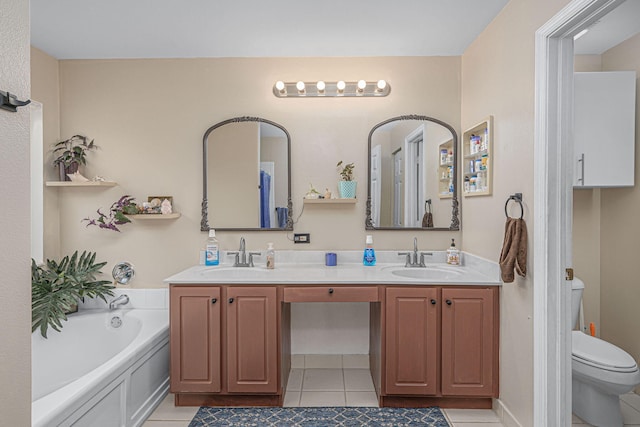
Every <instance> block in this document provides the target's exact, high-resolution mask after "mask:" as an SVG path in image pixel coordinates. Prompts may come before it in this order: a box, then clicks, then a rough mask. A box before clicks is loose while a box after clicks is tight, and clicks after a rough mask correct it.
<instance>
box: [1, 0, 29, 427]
mask: <svg viewBox="0 0 640 427" xmlns="http://www.w3.org/2000/svg"><path fill="white" fill-rule="evenodd" d="M0 10H1V11H2V25H0V58H2V60H0V90H2V91H4V92H6V91H8V92H11V93H12V94H15V95H16V96H17V97H18V99H21V100H24V99H29V98H30V97H31V94H30V82H29V78H30V77H29V76H30V70H29V1H28V0H0ZM29 117H30V115H29V107H26V108H19V109H18V112H16V113H12V112H8V111H5V110H0V129H2V132H1V133H0V146H1V147H2V151H3V155H2V156H0V175H1V177H2V185H0V200H2V207H3V209H2V214H1V215H2V217H1V218H2V219H1V220H0V236H2V238H1V239H0V246H1V250H0V253H1V254H2V256H1V257H0V271H2V276H1V277H2V281H1V283H2V298H0V325H2V328H0V343H1V344H0V378H1V379H2V384H3V387H2V391H0V414H2V415H1V417H2V421H1V423H2V424H3V425H8V426H28V425H31V357H30V351H31V334H30V331H31V286H30V280H29V277H30V270H29V264H30V261H29V258H30V236H29V233H30V231H29V229H30V222H29V206H30V198H29V193H30V191H31V190H30V179H29Z"/></svg>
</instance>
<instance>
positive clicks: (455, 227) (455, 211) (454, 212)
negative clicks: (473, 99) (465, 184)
mask: <svg viewBox="0 0 640 427" xmlns="http://www.w3.org/2000/svg"><path fill="white" fill-rule="evenodd" d="M401 120H422V121H428V122H433V123H436V124H439V125H441V126H444V127H445V128H447V129H448V130H449V131H450V132H451V135H453V182H454V185H453V195H452V197H451V225H450V226H449V227H448V228H447V227H432V228H423V227H374V225H373V223H372V220H371V138H372V136H373V132H375V131H376V129H378V128H380V127H382V126H384V125H386V124H388V123H391V122H397V121H401ZM364 225H365V229H367V230H399V231H402V230H423V231H459V230H460V206H459V202H458V134H457V133H456V131H455V129H454V128H453V127H451V125H449V124H448V123H445V122H443V121H442V120H438V119H434V118H433V117H428V116H421V115H417V114H410V115H405V116H397V117H392V118H390V119H387V120H385V121H383V122H380V123H378V124H377V125H375V126H374V127H373V128H372V129H371V131H370V132H369V141H368V147H367V211H366V217H365V221H364Z"/></svg>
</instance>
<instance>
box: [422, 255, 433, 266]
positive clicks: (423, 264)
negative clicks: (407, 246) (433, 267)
mask: <svg viewBox="0 0 640 427" xmlns="http://www.w3.org/2000/svg"><path fill="white" fill-rule="evenodd" d="M425 255H427V256H433V252H420V267H426V265H425V263H424V256H425Z"/></svg>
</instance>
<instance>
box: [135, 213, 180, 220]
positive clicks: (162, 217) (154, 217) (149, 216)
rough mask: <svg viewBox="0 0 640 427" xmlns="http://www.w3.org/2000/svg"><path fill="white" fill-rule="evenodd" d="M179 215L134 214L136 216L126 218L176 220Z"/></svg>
mask: <svg viewBox="0 0 640 427" xmlns="http://www.w3.org/2000/svg"><path fill="white" fill-rule="evenodd" d="M180 216H181V214H179V213H170V214H136V215H127V217H128V218H133V219H144V220H146V219H151V220H160V219H177V218H180Z"/></svg>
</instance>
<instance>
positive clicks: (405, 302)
mask: <svg viewBox="0 0 640 427" xmlns="http://www.w3.org/2000/svg"><path fill="white" fill-rule="evenodd" d="M437 296H438V290H437V288H426V287H415V288H387V291H386V308H385V322H386V324H385V331H386V332H385V341H386V344H385V350H386V362H385V380H386V387H385V391H386V394H402V395H430V394H435V393H436V381H437V373H438V327H439V325H438V306H439V304H438V301H437V299H438V298H437Z"/></svg>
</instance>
